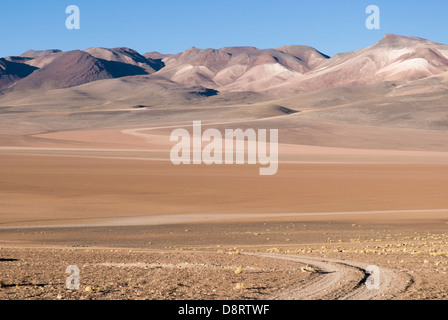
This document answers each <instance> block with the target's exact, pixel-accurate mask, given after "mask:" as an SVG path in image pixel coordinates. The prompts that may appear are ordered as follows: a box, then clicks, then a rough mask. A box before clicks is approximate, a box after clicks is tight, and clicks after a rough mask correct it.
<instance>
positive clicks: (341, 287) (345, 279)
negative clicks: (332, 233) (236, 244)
mask: <svg viewBox="0 0 448 320" xmlns="http://www.w3.org/2000/svg"><path fill="white" fill-rule="evenodd" d="M245 254H249V255H255V256H259V257H264V258H269V259H277V260H286V261H293V262H297V263H300V264H306V265H308V266H311V267H313V268H314V269H316V270H317V274H316V275H315V276H312V277H311V280H309V281H306V282H303V283H300V284H299V285H295V286H294V287H292V288H289V289H286V290H284V291H282V292H280V293H278V294H276V295H273V296H271V297H269V298H270V299H273V300H323V299H325V300H387V299H392V298H395V297H397V296H399V295H400V294H402V293H403V292H405V291H406V290H407V289H408V288H409V286H410V285H411V284H412V282H413V281H412V277H411V276H410V275H409V274H407V273H405V272H400V271H395V270H391V269H387V268H380V276H379V278H380V283H379V289H368V288H367V286H366V283H365V282H366V279H367V277H368V276H369V274H368V273H367V271H366V268H367V267H368V266H369V265H368V264H366V263H360V262H351V261H345V260H344V261H343V260H335V259H327V258H314V257H304V256H296V255H284V254H270V253H266V254H257V253H245Z"/></svg>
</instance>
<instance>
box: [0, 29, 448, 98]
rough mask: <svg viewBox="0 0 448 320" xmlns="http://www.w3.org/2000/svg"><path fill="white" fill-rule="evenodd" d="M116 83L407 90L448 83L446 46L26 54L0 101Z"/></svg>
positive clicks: (2, 79)
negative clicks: (12, 95) (333, 51)
mask: <svg viewBox="0 0 448 320" xmlns="http://www.w3.org/2000/svg"><path fill="white" fill-rule="evenodd" d="M131 77H132V79H131ZM118 78H120V79H128V80H129V81H132V82H133V83H138V84H139V86H145V85H148V86H154V85H155V86H163V87H165V88H169V86H170V85H172V86H173V87H179V86H183V87H185V88H195V89H194V90H193V91H198V92H202V93H204V92H205V93H206V92H220V93H221V92H227V93H228V92H254V93H261V94H264V95H268V96H272V97H277V98H278V97H285V96H290V95H294V94H297V93H304V92H312V91H316V90H321V89H325V88H333V87H345V86H366V85H371V84H376V83H384V82H387V83H393V84H394V85H404V84H409V83H412V82H415V81H421V80H427V79H434V78H435V79H437V81H441V82H444V81H446V80H447V79H448V46H447V45H444V44H439V43H435V42H431V41H428V40H425V39H421V38H416V37H405V36H398V35H393V34H387V35H386V36H385V37H384V38H383V39H381V40H380V41H379V42H377V43H376V44H374V45H372V46H370V47H367V48H365V49H362V50H357V51H352V52H348V53H342V54H337V55H335V56H334V57H329V56H327V55H325V54H323V53H321V52H319V51H318V50H316V49H314V48H311V47H307V46H301V45H290V46H284V47H279V48H275V49H258V48H255V47H226V48H222V49H198V48H195V47H191V48H190V49H188V50H186V51H184V52H181V53H178V54H161V53H158V52H149V53H146V54H143V55H141V54H139V53H138V52H137V51H135V50H133V49H129V48H113V49H107V48H90V49H87V50H84V51H81V50H74V51H60V50H56V49H52V50H44V51H34V50H29V51H27V52H25V53H23V54H22V55H21V56H19V57H5V58H1V59H0V91H1V92H2V93H3V94H7V93H8V92H11V91H16V90H23V89H25V90H29V89H42V88H45V89H58V88H71V87H77V86H80V85H85V84H89V83H92V82H96V81H98V80H103V81H110V80H112V79H118ZM186 90H187V89H186ZM208 90H211V91H208ZM187 91H188V90H187Z"/></svg>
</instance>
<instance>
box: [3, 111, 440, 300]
mask: <svg viewBox="0 0 448 320" xmlns="http://www.w3.org/2000/svg"><path fill="white" fill-rule="evenodd" d="M120 112H128V113H131V114H137V112H140V113H142V112H146V111H135V110H128V111H120ZM104 116H105V117H108V116H110V114H109V113H104ZM194 116H195V115H191V117H194ZM135 117H139V115H137V116H135ZM191 117H190V118H191ZM301 117H302V115H297V114H293V115H281V114H279V115H270V114H267V116H266V117H262V118H260V117H252V116H248V117H247V116H246V118H238V119H233V120H232V119H231V120H226V121H223V120H222V119H218V118H216V119H214V120H209V121H208V122H206V124H205V127H207V126H208V127H215V128H218V129H223V128H236V127H242V128H248V127H253V128H280V130H279V137H280V146H279V154H280V158H279V170H278V173H277V174H276V175H274V176H260V175H259V174H258V168H259V166H258V165H257V166H254V165H247V164H246V165H223V166H219V165H212V166H206V165H195V166H193V165H191V166H186V165H184V166H175V165H173V164H172V163H171V162H170V161H169V158H168V157H169V150H170V148H171V146H172V143H170V142H169V134H170V132H171V130H172V128H175V127H185V128H188V127H189V126H191V122H190V121H189V120H191V119H193V118H191V119H190V118H189V119H184V120H185V121H184V120H183V121H173V120H172V119H170V118H168V119H166V120H165V121H164V119H161V120H158V121H157V122H156V123H150V124H148V122H147V121H145V118H144V117H142V118H141V119H143V120H140V122H141V123H139V124H134V125H126V126H120V127H117V126H113V127H106V128H101V127H98V128H79V129H72V130H48V129H42V128H38V127H32V126H28V128H32V130H31V129H30V132H27V133H23V130H22V129H21V128H14V127H13V126H9V127H8V126H6V127H3V128H4V129H3V130H2V132H1V135H0V142H1V147H0V208H1V209H0V245H1V246H2V249H1V250H0V275H1V276H0V280H1V287H2V288H1V289H0V297H1V298H2V299H228V298H230V299H441V298H446V296H447V291H446V290H448V275H447V270H448V269H447V268H448V260H447V257H448V233H447V227H448V224H447V223H448V197H447V196H446V195H447V192H446V190H448V153H447V152H445V151H444V150H448V149H447V148H446V147H447V144H448V139H447V134H446V133H445V132H443V131H431V130H427V131H425V130H420V129H412V128H404V129H403V128H401V129H394V128H378V127H370V126H360V125H359V126H355V125H353V126H350V125H346V124H337V123H326V122H315V121H310V120H303V118H301ZM212 118H213V117H212V116H210V119H212ZM187 120H188V121H187ZM11 121H12V120H11ZM207 123H208V124H207ZM21 132H22V133H21ZM316 133H319V134H316ZM304 141H305V142H307V144H306V145H305V144H300V143H301V142H304ZM428 142H430V143H428ZM68 265H77V266H79V267H80V269H81V275H82V281H81V289H80V290H67V289H66V288H65V279H66V277H67V274H66V273H65V268H66V267H67V266H68ZM368 265H377V266H378V267H379V268H380V270H382V272H381V274H382V275H383V280H384V281H383V285H382V286H381V287H380V288H381V289H379V290H373V291H372V290H366V289H365V286H364V283H365V281H366V273H365V269H366V267H367V266H368ZM329 275H331V276H329Z"/></svg>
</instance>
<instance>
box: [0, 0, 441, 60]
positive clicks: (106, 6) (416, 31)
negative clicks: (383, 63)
mask: <svg viewBox="0 0 448 320" xmlns="http://www.w3.org/2000/svg"><path fill="white" fill-rule="evenodd" d="M1 1H2V5H1V7H2V8H1V12H0V30H1V32H0V56H1V57H4V56H9V55H20V54H21V53H23V52H24V51H26V50H28V49H36V50H37V49H62V50H73V49H87V48H89V47H118V46H125V47H130V48H133V49H136V50H137V51H139V52H140V53H142V54H143V53H146V52H148V51H159V52H162V53H177V52H181V51H184V50H186V49H188V48H189V47H191V46H195V47H198V48H222V47H225V46H241V45H249V46H255V47H259V48H275V47H279V46H282V45H287V44H303V45H309V46H312V47H314V48H316V49H318V50H320V51H321V52H323V53H326V54H328V55H334V54H336V53H339V52H347V51H351V50H356V49H360V48H364V47H367V46H369V45H371V44H373V43H375V42H376V41H378V40H379V39H381V38H382V37H383V36H384V34H386V33H396V34H401V35H409V36H411V35H412V36H418V37H422V38H427V39H429V40H432V41H436V42H441V43H445V44H448V32H447V30H448V22H447V21H448V1H446V0H425V1H415V0H407V1H405V0H384V1H383V0H370V1H364V0H320V1H310V0H306V1H302V0H277V1H273V0H163V1H153V0H127V1H120V0H108V1H105V0H70V1H65V0H38V1H37V0H28V1H17V0H1ZM71 4H74V5H77V6H78V7H79V8H80V11H81V29H80V30H68V29H66V27H65V20H66V18H67V17H68V15H67V14H66V13H65V8H66V7H67V6H68V5H71ZM371 4H373V5H377V6H378V7H379V8H380V10H381V29H380V30H368V29H367V28H366V27H365V20H366V18H367V16H368V15H367V14H366V13H365V10H366V7H367V6H368V5H371Z"/></svg>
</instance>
